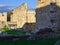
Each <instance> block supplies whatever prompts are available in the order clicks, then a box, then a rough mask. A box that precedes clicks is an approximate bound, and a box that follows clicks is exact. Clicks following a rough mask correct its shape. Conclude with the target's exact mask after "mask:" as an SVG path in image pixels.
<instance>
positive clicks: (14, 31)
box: [3, 27, 26, 34]
mask: <svg viewBox="0 0 60 45" xmlns="http://www.w3.org/2000/svg"><path fill="white" fill-rule="evenodd" d="M3 30H4V31H5V32H7V33H8V34H26V32H25V31H23V30H21V31H18V30H10V29H9V28H8V27H5V28H3Z"/></svg>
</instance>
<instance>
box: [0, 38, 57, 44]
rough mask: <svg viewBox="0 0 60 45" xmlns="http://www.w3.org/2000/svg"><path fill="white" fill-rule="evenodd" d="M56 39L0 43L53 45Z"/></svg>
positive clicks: (4, 42) (3, 42)
mask: <svg viewBox="0 0 60 45" xmlns="http://www.w3.org/2000/svg"><path fill="white" fill-rule="evenodd" d="M56 41H57V40H56V39H50V40H29V41H28V40H18V41H0V45H54V44H55V42H56Z"/></svg>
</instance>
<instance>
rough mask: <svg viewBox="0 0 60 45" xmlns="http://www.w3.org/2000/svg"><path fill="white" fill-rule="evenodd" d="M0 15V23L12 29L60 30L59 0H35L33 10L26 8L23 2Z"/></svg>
mask: <svg viewBox="0 0 60 45" xmlns="http://www.w3.org/2000/svg"><path fill="white" fill-rule="evenodd" d="M8 15H9V16H8ZM0 17H1V18H0V21H1V22H0V24H1V25H3V24H4V26H5V25H7V26H8V27H10V28H14V29H15V28H23V29H24V30H28V31H31V30H40V29H44V28H51V29H53V30H58V29H59V30H60V0H37V5H36V9H35V10H28V9H27V4H26V3H23V4H22V5H21V6H18V7H16V8H15V9H13V10H11V11H10V12H4V13H1V14H0ZM1 19H2V20H1ZM1 25H0V26H1Z"/></svg>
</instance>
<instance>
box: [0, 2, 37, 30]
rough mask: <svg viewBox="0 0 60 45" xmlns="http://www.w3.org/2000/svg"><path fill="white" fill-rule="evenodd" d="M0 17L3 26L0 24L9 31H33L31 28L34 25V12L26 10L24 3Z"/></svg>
mask: <svg viewBox="0 0 60 45" xmlns="http://www.w3.org/2000/svg"><path fill="white" fill-rule="evenodd" d="M0 17H1V18H0V19H2V20H0V21H1V22H4V24H2V23H1V24H2V25H4V26H8V27H9V28H11V29H16V28H23V29H24V30H33V29H32V26H34V25H35V23H36V19H35V10H28V9H27V4H26V3H23V4H22V5H21V6H18V7H16V8H14V9H13V10H11V11H10V12H5V13H4V12H3V13H1V14H0ZM32 23H33V24H32ZM2 25H0V26H2ZM4 26H2V27H4Z"/></svg>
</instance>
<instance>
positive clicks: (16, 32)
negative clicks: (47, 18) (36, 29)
mask: <svg viewBox="0 0 60 45" xmlns="http://www.w3.org/2000/svg"><path fill="white" fill-rule="evenodd" d="M6 32H7V33H8V34H26V32H24V31H17V30H9V31H6Z"/></svg>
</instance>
